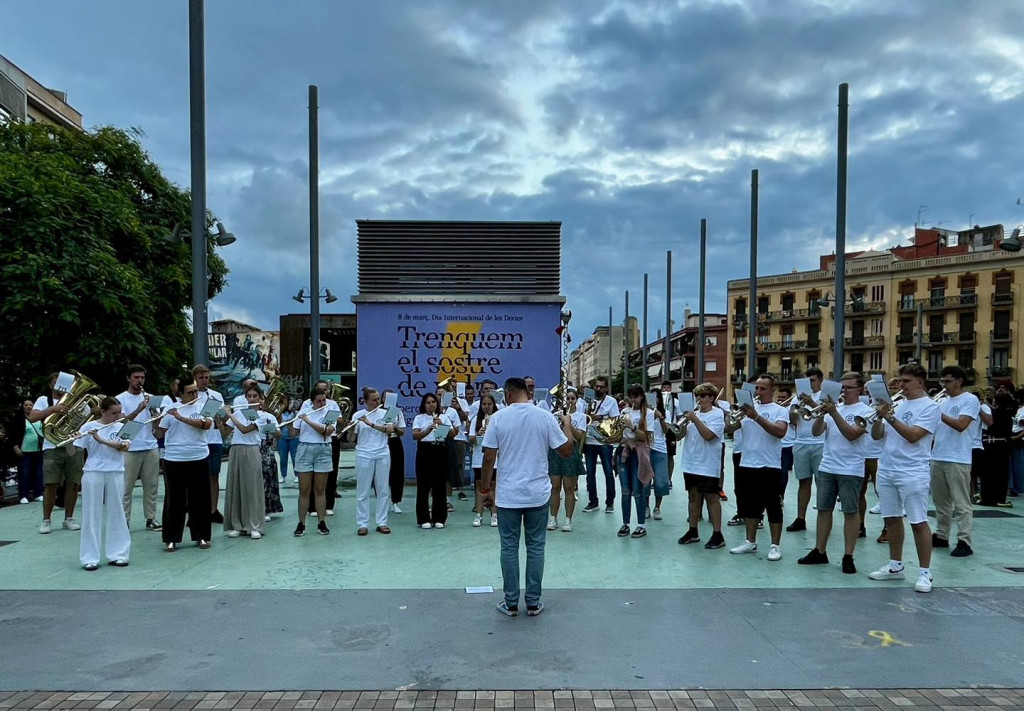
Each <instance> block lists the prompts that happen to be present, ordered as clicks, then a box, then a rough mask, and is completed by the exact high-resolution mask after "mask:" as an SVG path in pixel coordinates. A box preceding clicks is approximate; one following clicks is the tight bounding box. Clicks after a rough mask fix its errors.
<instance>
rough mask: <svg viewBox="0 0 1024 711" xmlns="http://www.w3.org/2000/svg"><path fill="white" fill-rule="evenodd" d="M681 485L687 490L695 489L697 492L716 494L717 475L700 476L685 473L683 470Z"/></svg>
mask: <svg viewBox="0 0 1024 711" xmlns="http://www.w3.org/2000/svg"><path fill="white" fill-rule="evenodd" d="M683 485H684V486H686V490H687V491H693V490H694V489H696V490H697V493H699V494H715V495H716V496H717V495H718V477H717V476H702V475H701V474H687V473H686V472H683Z"/></svg>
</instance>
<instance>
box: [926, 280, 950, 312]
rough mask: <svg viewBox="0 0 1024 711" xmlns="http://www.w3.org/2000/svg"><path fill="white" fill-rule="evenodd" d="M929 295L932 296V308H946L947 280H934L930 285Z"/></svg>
mask: <svg viewBox="0 0 1024 711" xmlns="http://www.w3.org/2000/svg"><path fill="white" fill-rule="evenodd" d="M928 290H929V295H930V296H931V300H932V306H945V305H946V280H945V279H932V280H931V282H930V283H929V284H928Z"/></svg>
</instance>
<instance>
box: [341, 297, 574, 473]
mask: <svg viewBox="0 0 1024 711" xmlns="http://www.w3.org/2000/svg"><path fill="white" fill-rule="evenodd" d="M356 316H357V320H358V324H359V331H358V344H357V355H358V363H359V367H358V368H357V371H356V378H357V381H358V385H359V387H360V388H362V387H364V386H370V387H373V388H376V389H377V390H380V391H384V390H395V391H396V392H397V393H398V404H399V407H401V408H402V411H403V412H404V413H405V419H406V422H407V424H408V425H409V427H407V428H406V434H405V451H406V457H405V463H406V477H407V478H413V477H414V473H415V467H414V465H415V456H414V454H415V446H416V445H415V443H414V442H413V439H412V419H413V418H414V417H415V416H416V414H417V413H418V411H419V406H420V401H421V399H422V397H423V395H425V394H426V393H429V392H434V390H435V389H436V387H437V382H438V381H439V380H443V379H444V378H447V377H450V376H451V377H454V378H455V379H456V380H461V381H464V382H470V383H476V382H478V381H481V380H487V379H490V380H493V381H495V382H496V383H498V386H499V387H500V386H501V383H502V382H503V381H504V380H505V379H506V378H509V377H513V376H518V377H523V376H526V375H532V376H533V377H534V378H535V379H536V381H537V384H538V386H540V387H550V386H552V385H554V384H555V383H557V382H558V371H559V359H560V357H561V351H560V348H561V345H560V339H559V336H558V334H557V333H556V332H555V329H557V328H558V327H559V325H560V324H561V320H560V317H561V305H560V304H558V303H549V304H535V303H465V304H452V303H441V302H415V303H408V302H404V303H391V302H384V303H360V304H356ZM357 395H358V393H357Z"/></svg>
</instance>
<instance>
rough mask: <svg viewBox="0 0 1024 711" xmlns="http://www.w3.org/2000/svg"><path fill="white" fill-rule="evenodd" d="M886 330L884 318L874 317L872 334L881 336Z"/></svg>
mask: <svg viewBox="0 0 1024 711" xmlns="http://www.w3.org/2000/svg"><path fill="white" fill-rule="evenodd" d="M883 333H885V331H884V330H883V329H882V319H880V318H873V319H871V335H872V336H881V335H882V334H883Z"/></svg>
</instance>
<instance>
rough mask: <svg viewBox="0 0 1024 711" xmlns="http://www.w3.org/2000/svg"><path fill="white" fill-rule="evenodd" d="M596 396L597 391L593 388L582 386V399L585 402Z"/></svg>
mask: <svg viewBox="0 0 1024 711" xmlns="http://www.w3.org/2000/svg"><path fill="white" fill-rule="evenodd" d="M595 397H597V393H596V392H594V388H583V399H584V400H586V401H587V402H591V401H593V399H594V398H595Z"/></svg>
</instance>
